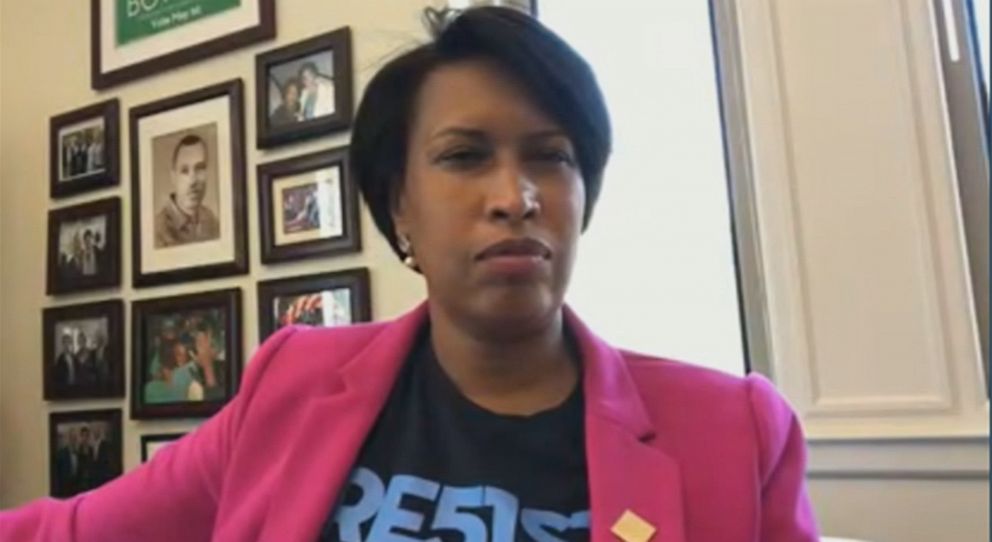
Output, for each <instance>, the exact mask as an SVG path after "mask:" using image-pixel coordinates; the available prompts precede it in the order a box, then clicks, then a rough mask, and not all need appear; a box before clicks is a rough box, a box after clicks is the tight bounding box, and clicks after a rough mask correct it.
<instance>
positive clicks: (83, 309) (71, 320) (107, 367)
mask: <svg viewBox="0 0 992 542" xmlns="http://www.w3.org/2000/svg"><path fill="white" fill-rule="evenodd" d="M42 338H43V341H44V343H43V345H42V352H43V353H44V355H43V368H42V374H43V375H44V397H45V400H48V401H54V400H61V399H98V398H108V397H124V303H123V302H122V301H120V300H113V301H103V302H99V303H87V304H81V305H69V306H63V307H50V308H47V309H44V311H43V312H42Z"/></svg>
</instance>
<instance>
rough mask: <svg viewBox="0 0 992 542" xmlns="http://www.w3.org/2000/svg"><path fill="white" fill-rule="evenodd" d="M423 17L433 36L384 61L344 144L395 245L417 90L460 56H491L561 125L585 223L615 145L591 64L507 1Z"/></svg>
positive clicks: (395, 246) (379, 222)
mask: <svg viewBox="0 0 992 542" xmlns="http://www.w3.org/2000/svg"><path fill="white" fill-rule="evenodd" d="M425 18H426V19H427V22H428V25H429V26H430V30H431V34H432V36H433V39H432V40H431V41H430V42H428V43H426V44H423V45H421V46H419V47H417V48H415V49H413V50H411V51H408V52H406V53H404V54H403V55H401V56H399V57H397V58H394V59H393V60H391V61H390V62H388V63H387V64H386V65H385V66H383V68H382V69H381V70H379V72H378V73H377V74H376V75H375V76H374V77H373V78H372V80H371V81H370V82H369V84H368V87H366V89H365V95H364V97H363V98H362V102H361V104H360V105H359V107H358V111H357V113H356V115H355V123H354V128H353V131H352V138H351V146H350V151H349V152H350V163H351V172H352V177H353V179H354V180H355V182H356V183H357V185H358V188H359V190H360V191H361V193H362V196H363V198H364V199H365V202H366V204H368V206H369V211H370V212H371V214H372V218H373V219H374V220H375V224H376V227H377V228H378V229H379V231H380V232H382V234H383V235H384V236H385V237H386V239H387V240H388V241H389V244H390V246H391V247H392V248H393V251H394V252H396V254H397V255H398V256H399V257H400V258H403V257H404V256H405V254H403V252H402V250H400V247H399V242H398V240H397V238H396V232H395V229H394V226H393V218H392V210H393V206H394V205H395V203H396V201H397V199H396V198H397V196H398V194H399V189H400V184H401V183H402V182H403V176H404V173H405V170H406V154H407V138H408V136H409V130H410V126H411V123H412V119H413V116H414V111H413V109H414V107H415V102H416V97H417V94H418V93H419V91H420V87H421V86H422V84H423V82H424V80H425V79H426V78H427V76H428V75H429V74H430V73H431V72H432V71H434V70H435V69H437V68H439V67H441V66H445V65H449V64H453V63H457V62H462V61H465V60H475V59H481V60H486V61H490V62H493V63H495V65H496V66H498V67H499V68H500V69H501V70H503V71H504V72H505V73H506V74H508V75H509V76H511V77H513V78H514V79H515V80H516V81H517V82H518V83H519V84H521V85H522V86H523V88H524V89H525V91H526V92H527V93H528V94H529V96H530V97H531V99H533V100H534V101H535V103H536V104H537V106H538V107H539V108H540V109H541V110H542V111H543V112H544V113H545V114H547V115H548V116H549V117H551V119H552V120H554V121H555V122H557V123H558V124H559V125H560V126H561V127H562V129H564V130H565V133H566V134H567V135H568V137H569V139H570V140H571V141H572V143H573V145H575V150H576V159H577V161H578V165H579V169H580V171H581V172H582V179H583V183H584V184H585V192H586V207H585V214H584V217H583V229H584V228H585V227H586V226H588V224H589V220H590V218H591V216H592V210H593V207H594V206H595V204H596V199H597V198H598V197H599V192H600V186H601V185H602V180H603V170H604V169H605V168H606V162H607V160H608V158H609V155H610V151H611V148H612V135H611V128H610V117H609V113H608V112H607V109H606V103H605V100H604V98H603V94H602V91H601V90H600V88H599V84H598V83H597V82H596V76H595V75H594V74H593V71H592V69H591V68H590V67H589V64H588V63H587V62H586V61H585V60H584V59H583V58H582V57H581V56H579V54H578V53H577V52H575V50H574V49H572V47H571V46H569V45H568V44H567V43H566V42H565V41H564V40H563V39H561V38H560V37H559V36H558V35H556V34H555V33H554V32H552V31H551V30H549V29H548V28H546V27H545V26H544V25H543V24H541V23H540V22H539V21H537V19H534V18H533V17H531V16H529V15H527V14H525V13H523V12H520V11H517V10H515V9H512V8H505V7H491V6H487V7H478V8H469V9H466V10H464V11H461V12H450V11H446V12H437V11H435V10H431V9H430V8H428V10H425Z"/></svg>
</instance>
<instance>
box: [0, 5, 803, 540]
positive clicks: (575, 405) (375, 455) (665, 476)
mask: <svg viewBox="0 0 992 542" xmlns="http://www.w3.org/2000/svg"><path fill="white" fill-rule="evenodd" d="M435 23H436V24H437V25H438V26H439V27H441V29H440V30H439V31H438V32H437V34H436V36H435V39H434V40H433V41H432V42H431V43H429V44H427V45H424V46H422V47H420V48H418V49H416V50H414V51H411V52H409V53H407V54H405V55H403V56H401V57H400V58H397V59H395V60H393V61H392V62H390V63H389V64H388V65H387V66H385V67H384V69H383V70H382V71H381V72H380V73H378V74H377V75H376V76H375V77H374V79H373V80H372V81H371V82H370V83H369V86H368V88H367V90H366V94H365V97H364V99H363V102H362V105H361V107H360V109H359V112H358V115H357V118H356V123H355V128H354V133H353V139H352V148H351V153H352V166H353V168H354V175H355V178H356V179H357V181H358V183H359V186H360V188H361V190H362V193H363V195H364V198H365V200H366V202H367V203H368V206H369V209H370V211H371V213H372V216H373V217H374V219H375V222H376V225H377V226H378V228H379V230H380V231H381V232H382V233H383V234H384V235H385V237H386V238H387V239H388V241H389V243H390V245H391V246H392V247H393V248H394V249H395V250H396V252H397V254H398V255H399V257H400V258H401V259H402V260H403V261H404V263H405V264H406V265H408V266H409V267H411V268H412V269H414V270H416V271H418V272H420V273H421V274H423V276H424V278H425V280H426V281H427V290H428V299H427V301H426V303H424V304H423V305H422V306H420V307H418V308H416V309H415V310H413V311H412V312H410V313H409V314H407V315H405V316H402V317H400V318H399V319H397V320H394V321H391V322H386V323H375V324H365V325H358V326H350V327H339V328H327V329H306V328H295V327H291V328H287V329H284V330H282V331H280V332H279V333H278V334H276V335H275V336H274V337H272V338H271V339H270V340H268V341H266V342H265V344H263V345H262V347H261V348H260V349H259V351H258V352H257V353H256V355H255V358H254V361H252V362H251V363H250V364H249V366H248V371H247V374H246V376H245V379H244V382H243V384H242V386H241V391H240V393H239V394H238V395H237V396H236V397H235V399H234V400H233V401H232V402H231V403H230V404H229V405H228V406H227V407H226V408H225V409H224V410H223V411H222V412H221V413H220V414H218V415H217V416H215V417H214V418H212V419H211V420H209V421H208V422H206V423H205V424H204V425H203V426H201V427H200V428H199V429H198V430H196V431H195V432H193V433H192V434H190V435H189V436H187V437H186V438H184V439H182V440H181V441H180V442H178V443H177V444H175V445H172V446H170V447H168V448H166V449H164V450H163V451H161V452H160V453H158V454H157V455H156V456H155V459H154V460H153V461H151V462H150V463H149V464H146V465H144V466H142V467H140V468H139V469H137V470H135V471H133V472H131V473H130V474H128V475H126V476H124V477H123V478H121V479H118V480H116V481H114V482H111V483H110V484H108V485H106V486H104V487H103V488H101V489H99V490H98V491H94V492H92V493H90V494H88V495H85V496H82V497H79V498H77V499H75V500H71V501H67V502H58V501H51V500H47V501H42V502H39V503H35V504H33V505H30V506H28V507H26V508H24V509H22V510H19V511H15V512H13V513H12V514H10V515H7V516H5V517H3V519H2V525H3V529H5V531H6V532H5V534H8V535H9V536H11V537H12V538H15V539H18V540H21V539H23V540H125V539H128V540H207V539H211V540H222V541H244V540H267V541H269V540H271V541H275V540H279V541H283V540H290V541H296V540H307V541H309V540H331V541H338V540H340V541H359V540H362V541H377V542H378V541H393V540H406V541H410V540H441V541H448V540H466V541H471V542H474V541H486V540H495V541H512V540H537V541H548V540H593V541H597V542H605V541H607V540H626V541H646V540H652V541H657V542H677V541H692V542H734V541H759V540H760V541H763V542H786V541H788V542H797V541H813V540H815V539H816V535H815V525H814V521H813V518H812V514H811V511H810V507H809V503H808V501H807V497H806V493H805V488H804V482H803V469H804V455H805V454H804V447H803V439H802V434H801V431H800V428H799V425H798V423H797V422H796V419H795V416H794V415H793V413H792V411H791V410H790V409H789V407H788V406H787V405H786V404H785V402H784V401H783V400H782V399H781V398H780V397H779V395H778V394H777V393H776V392H775V391H774V390H773V389H772V387H771V386H770V385H769V384H768V382H767V381H765V380H764V379H762V378H761V377H758V376H751V377H748V378H746V379H738V378H734V377H730V376H727V375H723V374H719V373H716V372H713V371H709V370H706V369H702V368H698V367H693V366H690V365H684V364H680V363H677V362H673V361H666V360H660V359H654V358H650V357H647V356H642V355H636V354H631V353H628V352H623V351H619V350H616V349H614V348H613V347H611V346H609V345H607V344H606V343H604V342H603V341H601V340H600V339H598V338H596V337H595V335H593V334H592V332H591V331H589V330H588V329H587V328H586V327H585V326H584V325H583V324H582V322H581V321H580V320H579V318H578V317H577V316H576V315H575V314H573V313H572V312H571V311H570V310H569V309H568V308H567V307H563V302H562V299H563V296H564V292H565V287H566V284H567V283H568V278H569V274H570V272H571V269H572V262H573V260H574V255H575V251H576V246H577V242H578V238H579V234H580V232H581V231H582V230H583V229H584V228H585V226H586V225H587V224H588V223H589V220H590V216H591V213H592V209H593V206H594V203H595V201H596V197H597V195H598V193H599V187H600V182H601V178H602V173H603V169H604V167H605V164H606V160H607V156H608V154H609V150H610V129H609V119H608V117H607V112H606V109H605V106H604V103H603V98H602V96H601V94H600V91H599V89H598V87H597V85H596V82H595V79H594V77H593V74H592V72H591V71H590V69H589V67H588V66H587V65H586V63H585V62H584V61H583V60H582V59H581V58H579V57H578V56H577V55H576V54H575V52H574V51H572V50H571V49H570V48H569V47H568V46H567V45H566V44H565V43H564V42H562V41H561V40H560V39H559V38H558V37H556V36H555V35H554V34H552V33H551V32H549V31H548V30H547V29H545V28H543V27H542V26H541V25H540V24H538V23H537V22H535V21H533V20H532V19H530V18H528V17H526V16H524V15H521V14H518V13H515V12H512V11H508V10H506V9H499V8H480V9H472V10H468V11H466V12H464V14H462V15H461V16H459V17H457V18H454V19H453V20H447V19H445V18H439V17H436V18H435ZM11 533H12V534H11Z"/></svg>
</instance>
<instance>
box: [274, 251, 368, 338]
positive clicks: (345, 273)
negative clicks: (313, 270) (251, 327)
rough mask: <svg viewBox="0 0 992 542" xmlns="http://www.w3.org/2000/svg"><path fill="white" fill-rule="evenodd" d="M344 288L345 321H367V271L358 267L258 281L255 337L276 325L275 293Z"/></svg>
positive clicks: (309, 292) (297, 294)
mask: <svg viewBox="0 0 992 542" xmlns="http://www.w3.org/2000/svg"><path fill="white" fill-rule="evenodd" d="M345 288H346V289H348V290H349V291H350V295H349V301H350V307H349V310H350V314H351V319H350V322H349V323H359V322H370V321H371V320H372V302H371V295H370V291H369V271H368V269H367V268H364V267H360V268H355V269H345V270H342V271H333V272H330V273H319V274H315V275H305V276H298V277H290V278H283V279H274V280H266V281H260V282H259V283H258V339H259V342H260V343H261V342H262V341H264V340H265V339H266V338H268V337H269V336H270V335H272V334H273V333H275V332H276V331H277V330H278V329H279V328H280V327H282V326H281V325H280V323H279V322H278V321H277V319H276V317H275V311H274V310H273V304H274V303H275V301H276V299H277V298H279V297H285V296H300V295H307V294H312V293H315V292H320V291H327V290H338V289H345Z"/></svg>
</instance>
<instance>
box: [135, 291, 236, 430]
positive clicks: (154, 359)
mask: <svg viewBox="0 0 992 542" xmlns="http://www.w3.org/2000/svg"><path fill="white" fill-rule="evenodd" d="M131 333H132V335H131V346H132V348H133V353H132V355H131V418H132V419H136V420H137V419H147V418H198V417H207V416H210V415H211V414H213V413H215V412H217V411H218V410H220V408H221V407H223V406H224V404H225V403H227V401H228V400H230V399H231V397H233V396H234V392H235V391H236V390H237V384H238V378H239V377H240V374H241V290H239V289H237V288H233V289H228V290H219V291H214V292H207V293H201V294H192V295H182V296H176V297H167V298H159V299H147V300H142V301H135V302H134V304H133V305H132V310H131Z"/></svg>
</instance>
